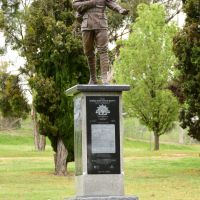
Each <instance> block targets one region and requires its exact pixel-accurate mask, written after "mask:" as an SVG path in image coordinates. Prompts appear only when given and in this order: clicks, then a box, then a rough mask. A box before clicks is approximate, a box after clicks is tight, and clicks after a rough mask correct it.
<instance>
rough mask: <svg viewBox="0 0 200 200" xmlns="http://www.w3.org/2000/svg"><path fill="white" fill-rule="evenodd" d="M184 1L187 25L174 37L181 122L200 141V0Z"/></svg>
mask: <svg viewBox="0 0 200 200" xmlns="http://www.w3.org/2000/svg"><path fill="white" fill-rule="evenodd" d="M183 2H184V3H185V4H184V11H185V13H186V15H187V17H186V24H185V26H184V28H183V30H182V31H180V32H179V33H178V34H177V36H176V37H175V38H174V52H175V54H176V56H177V58H178V65H177V67H178V69H179V71H180V78H179V79H180V80H179V83H180V87H181V89H182V91H183V94H184V98H185V105H184V107H183V109H182V112H181V115H180V119H181V121H182V127H183V128H186V127H188V133H189V135H190V136H192V137H193V138H196V139H198V140H200V56H199V55H200V25H199V21H200V4H199V0H186V1H183Z"/></svg>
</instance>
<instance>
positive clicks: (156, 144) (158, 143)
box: [154, 133, 160, 151]
mask: <svg viewBox="0 0 200 200" xmlns="http://www.w3.org/2000/svg"><path fill="white" fill-rule="evenodd" d="M159 137H160V136H159V135H158V134H157V133H154V151H158V150H159V148H160V142H159V139H160V138H159Z"/></svg>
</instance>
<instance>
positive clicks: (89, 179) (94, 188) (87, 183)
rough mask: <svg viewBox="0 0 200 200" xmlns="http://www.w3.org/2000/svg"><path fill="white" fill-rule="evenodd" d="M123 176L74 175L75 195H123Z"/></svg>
mask: <svg viewBox="0 0 200 200" xmlns="http://www.w3.org/2000/svg"><path fill="white" fill-rule="evenodd" d="M123 180H124V176H123V175H122V174H98V175H89V174H85V175H82V176H76V196H78V197H85V196H86V197H91V196H92V197H93V196H104V197H105V196H123V195H124V181H123Z"/></svg>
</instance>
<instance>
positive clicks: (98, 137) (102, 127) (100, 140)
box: [91, 124, 116, 154]
mask: <svg viewBox="0 0 200 200" xmlns="http://www.w3.org/2000/svg"><path fill="white" fill-rule="evenodd" d="M91 132H92V133H91V134H92V141H91V143H92V154H94V153H115V152H116V150H115V125H114V124H92V125H91ZM102 133H103V134H102Z"/></svg>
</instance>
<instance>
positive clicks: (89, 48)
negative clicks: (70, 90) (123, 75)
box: [73, 0, 129, 84]
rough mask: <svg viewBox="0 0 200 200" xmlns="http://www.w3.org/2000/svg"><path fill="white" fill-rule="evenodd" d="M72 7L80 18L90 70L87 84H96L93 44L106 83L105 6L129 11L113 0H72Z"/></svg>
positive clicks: (125, 12)
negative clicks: (98, 56)
mask: <svg viewBox="0 0 200 200" xmlns="http://www.w3.org/2000/svg"><path fill="white" fill-rule="evenodd" d="M73 7H74V9H75V10H76V11H77V13H78V15H77V16H78V18H79V20H80V18H82V20H81V32H82V40H83V49H84V53H85V55H86V56H87V60H88V65H89V70H90V81H89V84H97V79H96V58H95V46H96V48H97V50H98V52H99V55H100V67H101V80H102V83H103V84H108V80H107V75H108V71H109V57H108V24H107V17H106V14H105V8H106V7H108V8H110V9H112V10H114V11H117V12H119V13H120V14H122V15H126V14H128V12H129V11H128V10H126V9H124V8H122V7H121V6H119V5H118V4H117V3H116V2H115V1H114V0H73Z"/></svg>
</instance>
